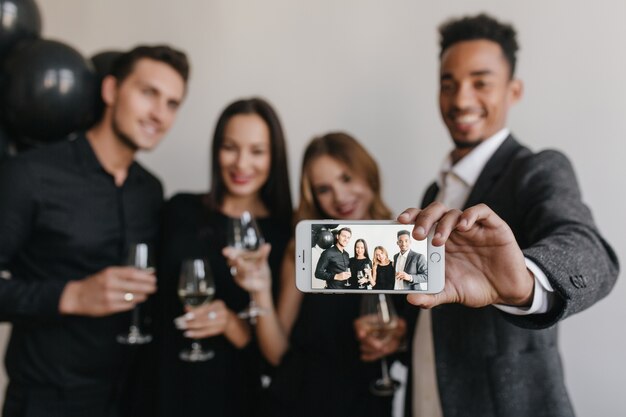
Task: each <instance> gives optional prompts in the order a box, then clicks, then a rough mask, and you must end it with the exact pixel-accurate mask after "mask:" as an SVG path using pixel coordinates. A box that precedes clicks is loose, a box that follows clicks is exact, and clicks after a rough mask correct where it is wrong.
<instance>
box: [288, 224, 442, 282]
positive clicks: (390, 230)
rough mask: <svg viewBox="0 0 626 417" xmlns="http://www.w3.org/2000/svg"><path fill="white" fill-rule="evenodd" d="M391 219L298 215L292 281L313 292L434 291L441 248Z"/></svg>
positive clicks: (439, 270) (438, 276)
mask: <svg viewBox="0 0 626 417" xmlns="http://www.w3.org/2000/svg"><path fill="white" fill-rule="evenodd" d="M412 232H413V226H412V225H405V224H400V223H397V222H394V221H391V220H388V221H385V220H371V221H370V220H360V221H356V220H353V221H347V220H303V221H301V222H299V223H298V225H297V226H296V259H295V261H296V286H297V287H298V289H299V290H300V291H302V292H315V293H329V294H335V293H404V294H409V293H413V292H420V293H427V294H434V293H438V292H441V291H442V290H443V287H444V282H445V249H444V247H443V246H440V247H436V246H433V245H432V244H431V238H432V236H428V238H427V239H425V240H423V241H418V240H415V239H414V238H413V237H412Z"/></svg>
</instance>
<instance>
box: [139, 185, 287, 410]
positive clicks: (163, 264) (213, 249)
mask: <svg viewBox="0 0 626 417" xmlns="http://www.w3.org/2000/svg"><path fill="white" fill-rule="evenodd" d="M203 201H204V196H203V195H192V194H179V195H176V196H174V197H173V198H172V199H171V200H170V201H169V202H168V203H167V204H166V208H165V213H164V220H163V233H162V246H161V251H160V254H161V256H160V260H159V263H158V269H157V271H158V288H159V289H158V303H159V305H158V308H157V309H158V310H160V313H161V314H158V315H157V316H156V319H157V322H156V323H155V336H156V340H155V342H156V343H154V346H155V347H157V348H158V352H157V355H156V363H154V364H153V365H152V366H153V368H156V375H155V378H157V384H156V393H155V394H156V395H155V396H154V397H153V403H154V405H155V406H156V407H155V409H156V414H153V415H158V416H167V417H171V416H202V415H207V416H217V417H226V416H228V417H248V416H254V415H257V412H258V411H257V410H258V408H259V406H260V402H261V399H260V396H261V388H260V375H261V373H262V371H263V372H264V371H266V369H263V367H264V366H265V362H264V361H263V360H262V359H261V355H260V354H259V351H258V349H257V347H256V343H255V342H251V343H250V344H248V346H246V347H245V348H243V349H238V348H236V347H235V346H233V345H232V344H231V343H230V342H229V341H228V340H227V339H226V337H224V336H215V337H209V338H206V339H202V340H201V344H202V346H203V348H205V349H210V350H213V351H214V352H215V356H214V357H213V359H210V360H208V361H206V362H195V363H190V362H183V361H181V360H180V359H179V357H178V355H179V353H180V351H181V350H183V349H186V348H189V347H190V344H191V339H188V338H185V337H183V332H182V331H181V330H178V329H176V327H175V326H174V323H173V320H174V318H176V317H178V316H181V315H183V314H184V311H183V306H182V304H181V302H180V300H179V299H178V296H177V285H178V277H179V272H180V265H181V262H182V260H183V259H187V258H198V257H201V258H206V259H208V261H209V264H210V267H211V270H212V272H213V275H214V279H215V287H216V293H215V299H220V300H223V301H224V302H225V303H226V305H227V307H228V308H229V309H231V310H233V311H235V312H238V311H241V310H243V309H244V308H245V307H246V306H247V304H248V302H249V296H248V293H247V292H246V291H245V290H243V289H242V288H241V287H239V286H238V285H237V284H236V283H235V281H234V279H233V278H232V276H231V275H230V272H229V267H228V265H227V264H226V260H225V258H224V257H223V255H222V249H223V248H224V247H225V246H226V228H227V223H228V217H226V216H225V215H223V214H221V213H219V212H215V211H210V210H209V209H208V208H207V206H206V205H205V204H204V202H203ZM256 220H257V223H258V226H259V228H260V229H261V232H262V234H263V236H264V238H265V241H266V242H269V243H271V244H272V252H271V254H270V258H269V263H270V267H271V269H272V285H273V292H274V294H275V295H276V294H277V292H278V291H277V289H278V287H279V274H278V272H279V269H280V268H279V267H280V264H281V261H282V257H283V255H284V252H285V247H286V244H287V242H288V241H289V239H290V229H289V223H287V222H286V221H285V219H280V220H275V219H269V218H261V219H256ZM140 383H141V382H140Z"/></svg>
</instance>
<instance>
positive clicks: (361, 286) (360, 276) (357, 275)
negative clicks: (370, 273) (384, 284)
mask: <svg viewBox="0 0 626 417" xmlns="http://www.w3.org/2000/svg"><path fill="white" fill-rule="evenodd" d="M356 277H357V280H358V282H359V288H360V289H363V288H365V287H364V286H363V278H364V275H363V271H359V272H357V273H356Z"/></svg>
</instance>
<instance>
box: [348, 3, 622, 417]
mask: <svg viewBox="0 0 626 417" xmlns="http://www.w3.org/2000/svg"><path fill="white" fill-rule="evenodd" d="M440 35H441V53H440V74H439V75H440V89H439V105H440V110H441V115H442V118H443V120H444V123H445V124H446V127H447V128H448V131H449V133H450V136H451V138H452V140H453V143H454V149H453V150H452V151H451V152H450V154H449V155H448V156H447V157H446V159H445V160H444V163H443V165H442V169H441V173H440V175H439V180H438V181H437V182H436V183H435V184H433V185H431V186H430V187H429V188H428V190H427V191H426V195H425V197H424V200H423V204H422V206H423V207H425V208H424V209H423V210H420V209H409V210H406V211H405V212H404V213H402V214H401V215H400V216H399V217H398V220H399V221H400V222H401V223H406V224H411V223H414V224H415V228H414V230H413V237H415V238H416V239H423V238H425V237H426V235H427V233H429V232H430V231H431V229H434V231H435V236H434V238H433V244H434V245H443V244H445V247H446V281H445V287H444V289H443V291H442V292H441V293H438V294H412V295H409V296H408V300H409V301H410V302H411V303H413V304H415V305H416V306H420V307H423V308H422V309H418V308H415V307H412V306H411V308H409V309H408V314H407V321H408V324H407V329H408V331H409V346H410V355H409V359H410V363H411V365H410V366H409V370H410V372H409V381H408V385H409V386H408V387H407V391H406V392H407V407H406V409H405V411H406V415H407V416H412V417H417V416H429V417H437V416H446V417H450V416H463V417H474V416H475V417H489V416H494V417H495V416H507V417H535V416H539V415H541V416H551V417H570V416H573V415H574V411H573V408H572V406H571V403H570V400H569V397H568V393H567V390H566V388H565V383H564V378H563V369H562V366H561V359H560V355H559V352H558V334H557V325H556V324H557V323H558V322H559V321H560V320H562V319H564V318H566V317H568V316H570V315H572V314H574V313H577V312H580V311H582V310H584V309H586V308H588V307H590V306H591V305H593V304H594V303H595V302H597V301H598V300H600V299H601V298H603V297H604V296H606V295H607V294H608V293H609V291H610V290H611V288H612V287H613V285H614V283H615V280H616V278H617V273H618V269H619V267H618V262H617V258H616V256H615V253H614V252H613V250H612V249H611V248H610V246H609V245H608V244H607V243H606V242H605V241H604V239H603V238H602V237H601V235H600V233H599V232H598V230H597V228H596V226H595V224H594V222H593V219H592V216H591V212H590V211H589V209H588V208H587V207H586V206H585V204H584V203H583V202H582V200H581V195H580V190H579V187H578V184H577V182H576V178H575V175H574V171H573V169H572V166H571V164H570V162H569V161H568V159H567V158H566V157H565V156H564V155H563V154H561V153H559V152H557V151H543V152H539V153H534V152H532V151H531V150H529V149H528V148H526V147H524V146H523V145H521V144H520V143H518V142H517V140H516V139H515V138H514V137H513V136H512V135H511V133H510V131H509V129H508V128H507V115H508V111H509V109H510V108H511V107H512V106H513V105H514V104H515V103H517V102H518V101H519V100H520V99H521V97H522V83H521V81H520V80H518V79H517V78H515V64H516V52H517V49H518V45H517V40H516V33H515V30H514V29H513V27H512V26H510V25H507V24H502V23H501V22H498V21H497V20H495V19H493V18H492V17H490V16H487V15H478V16H473V17H466V18H462V19H458V20H451V21H449V22H446V23H444V24H443V25H442V26H441V27H440ZM359 335H360V337H361V339H362V341H363V356H364V358H367V359H375V358H377V357H380V356H381V355H384V354H387V353H389V351H390V350H393V348H394V347H393V346H389V345H388V346H381V345H380V344H378V345H377V344H376V343H375V342H372V341H370V340H368V339H367V337H365V335H364V334H363V332H360V333H359Z"/></svg>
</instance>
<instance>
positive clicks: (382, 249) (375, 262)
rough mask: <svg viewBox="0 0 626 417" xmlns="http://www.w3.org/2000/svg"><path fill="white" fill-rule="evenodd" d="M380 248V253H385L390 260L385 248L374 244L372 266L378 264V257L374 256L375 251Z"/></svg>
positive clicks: (389, 260)
mask: <svg viewBox="0 0 626 417" xmlns="http://www.w3.org/2000/svg"><path fill="white" fill-rule="evenodd" d="M377 250H380V251H381V252H382V253H384V254H385V256H386V257H387V261H388V262H391V259H389V253H388V252H387V249H385V248H384V247H383V246H376V247H375V248H374V256H373V258H374V260H373V261H372V268H376V267H377V266H378V265H380V262H378V258H377V257H376V251H377Z"/></svg>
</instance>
